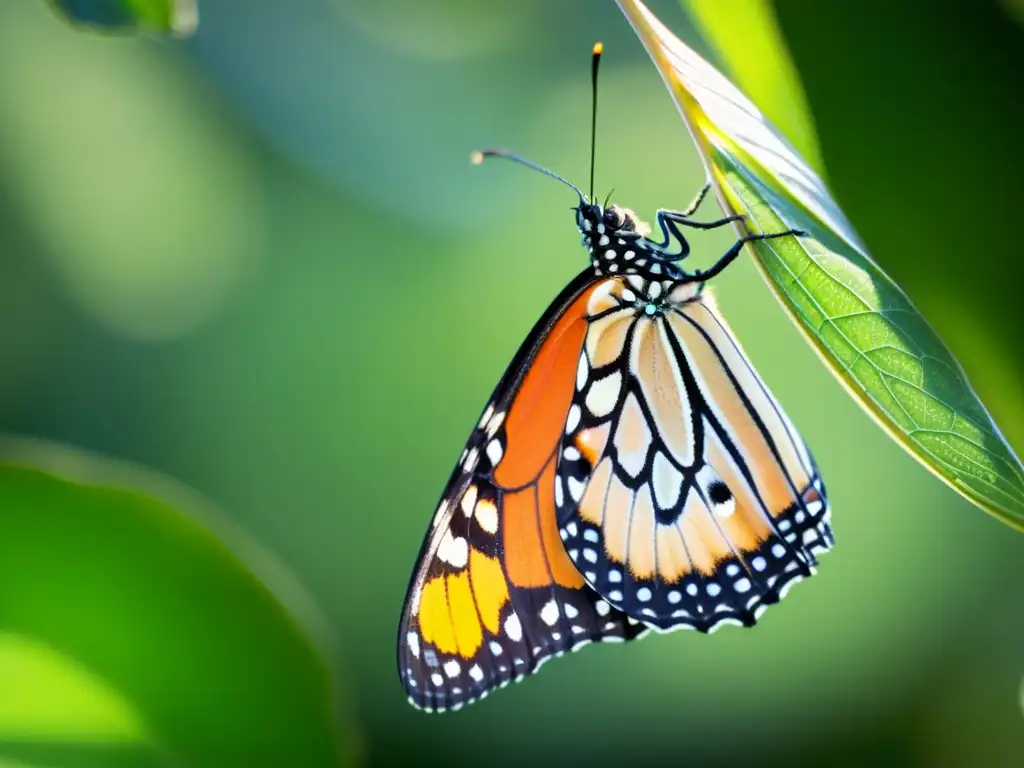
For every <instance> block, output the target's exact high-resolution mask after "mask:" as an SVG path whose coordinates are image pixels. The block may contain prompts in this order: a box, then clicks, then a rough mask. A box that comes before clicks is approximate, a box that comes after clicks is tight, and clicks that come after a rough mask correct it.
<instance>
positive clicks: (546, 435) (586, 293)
mask: <svg viewBox="0 0 1024 768" xmlns="http://www.w3.org/2000/svg"><path fill="white" fill-rule="evenodd" d="M593 280H594V278H593V275H592V274H585V275H580V276H579V277H578V278H577V279H576V280H574V281H573V283H571V284H570V285H569V286H568V287H567V288H566V290H565V291H563V293H562V294H561V295H560V296H559V297H558V299H556V300H555V302H554V303H553V304H552V306H551V308H550V309H549V310H548V312H547V313H546V314H545V316H544V317H543V318H542V319H541V321H540V322H539V323H538V324H537V326H536V327H535V328H534V330H533V332H532V333H531V334H530V336H529V337H528V338H527V340H526V342H524V344H523V346H522V348H521V349H520V351H519V353H518V354H517V355H516V357H515V359H513V361H512V364H511V365H510V366H509V368H508V370H507V371H506V373H505V375H504V376H503V378H502V380H501V382H500V383H499V385H498V387H497V389H496V391H495V393H494V395H493V396H492V398H491V401H490V403H488V405H487V407H486V408H485V409H484V412H483V414H482V415H481V418H480V421H479V424H478V425H477V427H476V429H474V431H473V434H472V435H471V437H470V439H469V442H468V444H467V446H466V450H465V451H464V453H463V455H462V458H461V460H460V462H459V464H458V466H457V467H456V468H455V471H454V472H453V473H452V477H451V479H450V480H449V483H448V486H447V488H446V489H445V492H444V495H443V497H442V499H441V503H440V506H439V507H438V510H437V512H436V514H435V516H434V521H433V524H432V528H431V531H430V533H429V534H428V536H427V539H426V541H425V543H424V546H423V549H422V550H421V552H420V557H419V562H418V565H417V567H416V570H415V572H414V574H413V578H412V582H411V584H410V586H409V592H408V595H407V596H406V602H405V608H404V611H403V614H402V620H401V627H400V630H399V645H398V665H399V674H400V676H401V679H402V682H403V684H404V685H405V689H406V692H407V694H408V696H409V700H410V701H411V702H412V704H414V705H415V706H417V707H420V708H423V709H426V710H431V711H441V710H449V709H459V708H461V707H462V706H463V705H465V704H467V703H469V702H472V701H475V700H476V699H478V698H482V697H483V696H485V695H487V693H488V692H489V691H490V690H492V689H493V688H495V687H498V686H503V685H506V684H508V683H509V682H512V681H515V680H519V679H520V678H522V677H523V676H524V675H526V674H529V673H531V672H533V671H535V670H536V669H537V668H538V667H539V666H540V665H541V663H542V662H544V661H545V660H546V659H548V658H550V657H551V656H553V655H559V654H561V653H563V652H565V651H566V650H575V649H577V648H580V647H582V646H583V645H585V644H586V643H589V642H592V641H595V640H606V641H610V640H628V639H631V638H633V637H636V636H637V635H639V634H641V633H642V632H643V631H645V629H646V627H644V626H643V625H642V624H640V623H639V622H638V621H637V620H636V619H632V620H630V619H627V617H626V616H625V615H624V614H623V613H622V612H620V611H618V610H616V609H615V608H613V607H611V606H610V605H609V604H608V603H607V602H606V601H605V600H604V599H602V598H601V596H600V595H599V594H598V593H597V592H595V591H594V590H592V589H590V588H589V587H587V586H586V584H585V583H584V580H583V578H582V577H581V576H580V573H579V571H578V570H577V569H576V568H575V566H574V565H573V564H572V562H571V561H570V560H569V558H568V556H567V554H566V551H565V549H564V547H563V546H562V542H561V540H560V539H559V535H558V530H557V526H556V522H555V503H554V500H555V491H554V488H555V467H556V459H557V456H558V451H559V444H560V439H561V436H562V427H563V425H564V423H565V414H566V412H567V411H568V409H569V406H570V403H571V401H572V398H573V392H574V382H575V373H576V365H577V360H578V358H579V356H580V350H581V348H582V346H583V343H584V337H585V335H586V333H587V325H588V324H587V319H586V316H585V313H586V308H587V305H588V300H589V297H590V294H591V292H592V291H593Z"/></svg>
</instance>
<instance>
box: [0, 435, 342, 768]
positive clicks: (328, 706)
mask: <svg viewBox="0 0 1024 768" xmlns="http://www.w3.org/2000/svg"><path fill="white" fill-rule="evenodd" d="M16 457H17V458H16ZM37 467H42V469H41V468H37ZM112 486H121V487H112ZM142 488H145V489H147V490H145V491H143V490H141V489H142ZM172 504H173V506H172ZM181 509H187V510H189V511H190V512H194V513H198V514H200V515H201V516H202V520H203V522H202V523H200V522H199V520H197V519H196V518H194V517H192V516H189V515H185V514H182V512H181V511H179V510H181ZM211 528H213V529H216V531H217V533H218V534H219V536H214V535H213V533H212V532H211ZM224 540H229V541H231V543H232V548H230V549H229V548H228V546H227V545H226V544H225V543H223V542H224ZM243 558H244V559H243ZM257 574H258V575H257ZM299 617H301V618H302V619H303V623H304V624H306V625H310V624H311V622H312V621H314V620H315V617H316V614H315V612H314V610H313V609H312V607H311V605H310V604H309V603H308V601H307V600H306V599H305V598H304V597H303V596H302V593H301V591H300V590H299V589H298V587H296V586H295V585H293V584H291V583H289V581H288V579H287V577H286V576H285V574H284V573H283V572H282V571H281V570H280V569H279V568H277V566H275V565H274V564H273V563H272V562H271V561H270V560H269V559H268V557H267V556H266V555H265V554H262V553H260V552H259V551H258V550H257V549H256V548H255V546H254V545H253V544H252V543H249V542H246V541H245V540H244V539H243V538H242V537H241V536H240V534H239V533H238V532H237V531H232V530H230V529H229V528H228V526H227V525H226V524H225V523H224V522H223V521H218V518H217V517H216V515H215V514H214V513H213V512H212V511H211V510H209V508H208V507H206V506H205V505H203V504H202V502H200V501H198V500H197V499H195V498H193V497H192V496H190V495H189V494H188V493H187V492H186V491H184V490H183V489H181V488H179V487H178V486H176V485H174V484H172V483H170V481H166V480H158V479H156V478H154V477H152V476H150V475H149V474H146V475H143V474H141V473H140V472H139V471H136V470H128V469H125V468H118V467H116V466H114V465H112V464H111V463H109V462H100V461H99V460H97V459H94V458H90V457H87V456H84V455H82V454H79V453H75V452H71V451H68V450H61V449H57V448H55V447H53V446H40V444H38V443H30V442H26V441H19V442H17V443H7V444H5V445H4V446H2V451H0V672H2V671H3V669H4V668H7V669H8V670H10V669H14V670H17V672H18V674H17V675H13V676H12V675H10V674H8V675H5V676H4V682H3V686H4V688H3V691H4V695H3V696H0V702H4V701H10V700H8V699H5V698H4V697H5V696H7V695H10V696H11V697H12V700H14V701H16V704H14V705H10V704H4V703H0V755H4V756H7V757H12V758H15V759H22V760H26V761H29V762H33V763H35V762H38V761H37V760H36V759H35V756H36V755H38V754H41V753H45V754H52V753H53V750H55V749H58V750H59V749H60V748H61V747H65V748H66V747H67V746H69V745H75V746H77V748H80V749H85V748H87V747H96V746H102V747H109V748H113V747H125V746H132V745H134V746H135V747H140V746H144V747H145V748H146V750H147V752H148V754H150V759H148V760H147V761H145V762H144V763H141V764H146V765H155V764H161V765H162V764H167V763H168V762H169V763H171V764H184V765H190V766H204V767H205V766H211V767H213V766H216V767H217V768H222V767H227V766H251V765H257V764H259V765H302V766H325V767H326V766H337V765H340V764H342V763H343V757H344V754H343V753H342V750H341V734H340V730H339V722H340V720H339V718H338V716H337V713H336V710H335V705H334V701H333V695H332V690H331V676H330V674H329V669H328V666H327V664H326V663H325V661H324V660H323V657H322V655H321V653H320V651H319V650H318V648H317V647H316V646H314V644H313V642H312V641H311V640H310V639H309V636H308V635H307V633H306V632H305V631H304V630H303V629H302V627H300V624H299V623H298V621H297V618H299ZM48 750H49V751H48ZM98 764H105V763H98ZM132 764H139V761H138V760H136V761H135V762H133V763H132Z"/></svg>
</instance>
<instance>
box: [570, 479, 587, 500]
mask: <svg viewBox="0 0 1024 768" xmlns="http://www.w3.org/2000/svg"><path fill="white" fill-rule="evenodd" d="M566 482H567V483H568V485H569V495H570V496H572V500H573V501H575V502H577V503H578V502H579V500H580V499H582V498H583V488H584V486H583V483H581V482H580V481H579V480H577V479H576V478H575V477H572V476H570V477H568V478H567V479H566Z"/></svg>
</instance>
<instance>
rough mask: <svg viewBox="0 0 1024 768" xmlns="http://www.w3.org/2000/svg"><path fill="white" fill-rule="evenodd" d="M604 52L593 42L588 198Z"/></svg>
mask: <svg viewBox="0 0 1024 768" xmlns="http://www.w3.org/2000/svg"><path fill="white" fill-rule="evenodd" d="M602 53H604V43H594V56H593V58H592V59H591V64H590V82H591V85H592V87H593V89H594V93H593V98H592V99H591V109H590V199H591V200H593V199H594V158H595V156H596V153H597V67H598V65H600V63H601V54H602Z"/></svg>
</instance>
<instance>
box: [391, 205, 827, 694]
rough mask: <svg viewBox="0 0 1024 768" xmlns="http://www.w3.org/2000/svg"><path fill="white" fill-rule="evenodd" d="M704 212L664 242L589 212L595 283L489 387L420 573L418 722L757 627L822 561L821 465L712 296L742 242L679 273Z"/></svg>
mask: <svg viewBox="0 0 1024 768" xmlns="http://www.w3.org/2000/svg"><path fill="white" fill-rule="evenodd" d="M705 191H706V189H705ZM701 197H703V193H702V195H701V196H700V197H698V199H697V201H696V202H695V204H694V206H691V209H690V210H688V211H686V212H684V213H679V214H674V213H671V212H665V211H659V213H658V218H657V221H658V224H659V226H660V227H661V229H662V232H663V235H664V240H663V241H662V242H660V243H659V242H656V241H653V240H650V239H648V238H647V237H646V236H645V235H643V234H641V233H640V232H638V231H637V226H638V225H637V222H636V221H635V220H634V218H633V217H632V215H631V214H630V213H629V212H628V211H625V210H623V209H619V208H615V207H613V208H602V207H601V206H598V205H595V204H590V203H589V202H587V201H586V200H585V199H584V198H583V197H582V195H581V201H580V205H579V207H578V208H577V209H576V224H577V227H578V229H579V231H580V235H581V238H582V241H583V245H584V246H585V247H586V248H587V250H588V253H589V255H590V259H591V267H590V268H588V269H586V270H584V271H583V272H582V273H580V274H579V275H577V277H576V278H574V279H573V280H572V281H571V282H570V284H569V285H568V286H566V288H565V289H564V290H563V291H562V293H561V294H560V295H559V296H558V297H557V298H556V299H555V301H554V302H553V303H552V305H551V306H550V308H549V309H548V310H547V312H546V313H545V314H544V316H543V317H542V318H541V319H540V321H538V323H537V324H536V326H535V327H534V329H533V330H532V331H531V333H530V335H529V336H528V337H527V339H526V340H525V341H524V343H523V345H522V346H521V348H520V349H519V351H518V353H517V354H516V356H515V357H514V358H513V360H512V362H511V364H510V365H509V367H508V369H507V370H506V372H505V374H504V376H503V377H502V379H501V381H500V382H499V384H498V386H497V388H496V389H495V392H494V394H493V395H492V397H491V399H490V401H489V402H488V404H487V406H486V407H485V408H484V410H483V412H482V413H481V416H480V418H479V420H478V423H477V426H476V428H475V429H474V430H473V433H472V435H471V436H470V439H469V440H468V442H467V445H466V448H465V450H464V451H463V453H462V456H461V457H460V460H459V462H458V464H457V465H456V467H455V470H454V471H453V473H452V475H451V478H450V479H449V482H448V485H447V487H446V489H445V491H444V494H443V495H442V500H441V503H440V505H439V507H438V509H437V511H436V512H435V515H434V520H433V523H432V526H431V530H430V532H429V533H428V535H427V538H426V540H425V542H424V545H423V548H422V549H421V552H420V556H419V562H418V565H417V568H416V571H415V572H414V573H413V577H412V581H411V583H410V587H409V593H408V595H407V597H406V603H405V610H404V611H403V616H402V622H401V626H400V630H399V654H398V656H399V659H398V662H399V673H400V676H401V679H402V681H403V683H404V684H405V688H406V692H407V694H408V695H409V699H410V701H411V702H412V703H413V704H414V705H415V706H417V707H420V708H423V709H426V710H430V711H440V710H448V709H458V708H461V707H462V706H463V705H465V704H466V703H469V702H472V701H475V700H476V699H478V698H482V697H483V696H485V695H487V693H488V692H489V691H490V690H493V689H494V688H496V687H501V686H504V685H506V684H508V683H509V682H512V681H517V680H519V679H521V678H522V677H523V676H524V675H526V674H529V673H531V672H533V671H535V670H536V669H537V668H539V666H540V665H541V664H542V663H543V662H544V661H546V660H547V659H548V658H550V657H552V656H557V655H561V654H562V653H564V652H565V651H567V650H577V649H578V648H580V647H582V646H584V645H586V644H588V643H591V642H594V641H604V642H620V641H624V640H630V639H634V638H636V637H639V636H641V635H642V634H644V633H645V632H647V631H649V630H650V629H656V630H659V631H667V630H670V629H675V628H692V629H697V630H699V631H703V632H710V631H712V630H714V629H715V628H717V627H718V626H720V625H721V624H723V623H735V624H741V625H746V626H750V625H752V624H754V622H755V621H756V620H757V617H758V616H759V615H760V612H761V611H763V610H764V608H765V607H766V606H767V605H769V604H771V603H774V602H777V601H778V600H779V599H780V598H781V597H782V596H783V595H784V594H785V592H786V590H787V589H788V588H789V586H791V585H792V584H793V583H795V582H796V581H798V580H799V579H800V578H803V577H806V576H809V575H811V574H812V573H813V569H814V566H815V565H816V562H817V561H816V559H815V556H814V555H815V552H817V551H821V550H823V549H827V548H828V547H829V546H831V542H832V537H831V530H830V528H829V526H828V506H827V503H826V499H825V491H824V487H823V486H822V484H821V480H820V478H819V476H818V472H817V468H816V466H815V465H814V462H813V460H812V459H811V456H810V453H809V452H808V451H807V449H806V446H805V445H804V443H803V441H802V440H801V438H800V437H799V435H798V434H797V433H796V431H795V430H794V429H793V427H792V425H791V424H790V422H789V420H788V418H787V417H786V416H785V414H784V413H783V412H782V410H781V408H780V407H779V406H778V403H777V402H776V401H775V400H774V398H773V397H772V395H771V394H770V393H769V392H768V390H767V388H766V387H765V386H764V384H763V382H761V380H760V378H759V377H758V375H757V374H756V372H755V371H754V369H753V367H752V366H751V365H750V363H749V361H748V360H747V358H746V356H745V354H744V353H743V351H742V349H741V348H740V347H739V344H738V342H737V341H736V340H735V337H734V336H733V335H732V333H731V331H730V330H729V329H728V327H727V326H726V325H725V323H724V320H722V318H721V317H720V315H719V313H718V311H717V309H716V307H715V305H714V302H713V300H712V298H711V296H710V292H709V291H707V290H706V289H705V282H706V281H707V280H708V279H710V278H711V277H713V276H714V275H715V274H718V272H720V271H721V269H723V268H724V266H725V265H727V264H728V263H729V262H731V261H732V260H733V259H734V258H735V257H736V255H737V254H738V253H739V252H740V247H741V246H742V243H743V242H744V241H743V240H741V241H740V242H738V243H737V245H736V246H734V248H733V249H731V250H730V251H729V252H728V253H727V254H726V255H725V256H724V257H723V258H722V259H721V260H720V261H719V262H718V263H717V264H716V265H715V266H714V267H712V268H711V269H710V270H708V271H706V272H687V271H685V270H684V269H683V268H681V267H680V266H679V265H678V264H677V263H676V262H677V261H678V260H680V259H682V258H684V257H685V256H686V255H687V254H688V253H689V245H688V243H687V241H686V239H685V238H684V237H683V236H682V233H681V232H680V231H679V229H678V226H677V225H685V226H695V227H697V228H710V227H713V226H720V225H721V224H723V223H727V222H728V221H730V220H731V219H723V220H719V221H718V222H711V223H710V224H701V223H696V222H693V221H692V220H690V219H689V218H688V216H689V214H691V213H692V212H693V208H695V207H696V205H697V204H699V202H700V199H701ZM787 234H793V233H780V235H779V236H781V235H787ZM775 236H776V235H757V236H752V237H753V238H757V239H762V238H768V237H775ZM748 239H750V238H748Z"/></svg>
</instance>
